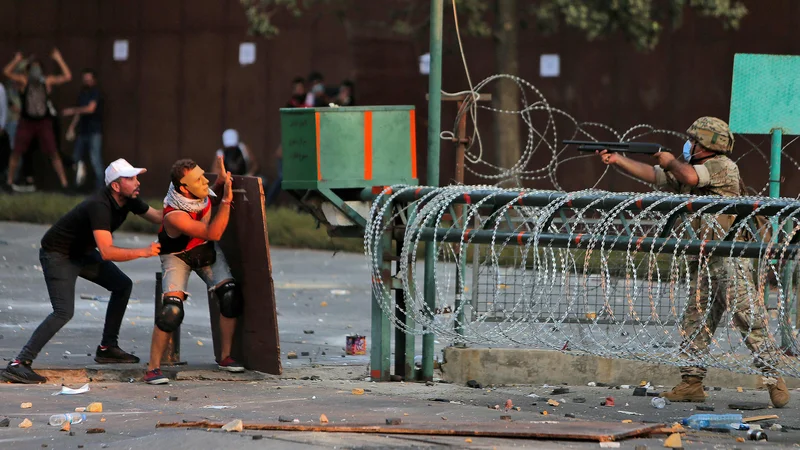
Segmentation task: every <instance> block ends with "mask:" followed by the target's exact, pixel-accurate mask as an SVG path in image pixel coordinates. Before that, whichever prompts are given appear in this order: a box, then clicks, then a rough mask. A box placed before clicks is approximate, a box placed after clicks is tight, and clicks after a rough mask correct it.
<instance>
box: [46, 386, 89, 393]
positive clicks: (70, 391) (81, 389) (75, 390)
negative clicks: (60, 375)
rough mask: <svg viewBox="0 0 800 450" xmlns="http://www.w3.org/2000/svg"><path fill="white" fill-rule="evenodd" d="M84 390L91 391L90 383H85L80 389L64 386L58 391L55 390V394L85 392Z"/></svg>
mask: <svg viewBox="0 0 800 450" xmlns="http://www.w3.org/2000/svg"><path fill="white" fill-rule="evenodd" d="M84 392H89V383H86V384H84V385H83V386H81V387H79V388H78V389H72V388H68V387H66V386H62V387H61V390H60V391H58V392H54V393H53V395H76V394H83V393H84Z"/></svg>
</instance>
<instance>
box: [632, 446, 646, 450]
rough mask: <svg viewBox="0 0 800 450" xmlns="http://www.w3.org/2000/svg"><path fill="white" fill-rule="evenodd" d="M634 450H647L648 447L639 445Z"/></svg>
mask: <svg viewBox="0 0 800 450" xmlns="http://www.w3.org/2000/svg"><path fill="white" fill-rule="evenodd" d="M633 450H647V446H646V445H637V446H636V447H634V449H633Z"/></svg>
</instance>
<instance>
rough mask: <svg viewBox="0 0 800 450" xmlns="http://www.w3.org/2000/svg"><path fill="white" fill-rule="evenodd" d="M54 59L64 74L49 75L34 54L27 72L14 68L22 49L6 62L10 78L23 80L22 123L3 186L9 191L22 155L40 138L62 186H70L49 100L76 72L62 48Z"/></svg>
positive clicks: (19, 58) (42, 147) (53, 54)
mask: <svg viewBox="0 0 800 450" xmlns="http://www.w3.org/2000/svg"><path fill="white" fill-rule="evenodd" d="M52 57H53V59H54V60H55V61H56V63H58V65H59V67H60V69H61V72H62V73H61V75H45V74H44V71H43V70H42V64H41V62H39V61H38V60H36V59H34V58H30V59H29V61H28V67H27V70H26V73H25V74H20V73H16V72H15V71H14V68H15V67H16V66H17V64H19V63H20V62H22V59H23V58H22V53H17V54H16V55H14V59H13V60H12V61H11V62H10V63H8V65H6V67H5V69H4V70H3V73H4V74H5V76H7V77H8V78H9V79H11V80H13V81H16V82H19V83H20V84H21V86H22V89H23V90H22V96H21V98H22V111H21V112H20V119H19V123H18V124H17V135H16V138H15V142H14V149H13V151H12V153H11V156H10V158H9V161H8V175H7V180H6V184H4V185H3V188H4V189H5V190H6V191H7V192H11V191H12V190H13V188H12V184H13V181H14V176H15V175H16V172H17V167H18V166H19V162H20V159H21V157H22V155H23V154H24V153H25V152H27V151H28V148H29V147H30V144H31V141H33V140H34V139H36V140H37V141H38V142H39V147H40V148H41V150H42V152H43V153H45V154H46V155H49V156H50V160H51V161H52V163H53V169H55V171H56V174H57V175H58V179H59V181H60V182H61V186H62V187H63V188H64V189H66V188H67V186H68V183H67V176H66V174H65V172H64V166H63V164H62V162H61V157H60V156H59V154H58V148H57V146H56V137H55V133H54V132H53V124H52V122H51V121H50V116H49V115H48V114H49V111H48V102H49V100H50V91H51V90H52V88H53V86H58V85H60V84H64V83H67V82H69V81H70V80H72V73H71V72H70V71H69V67H68V66H67V63H65V62H64V59H63V58H62V57H61V53H60V52H59V51H58V49H54V50H53V53H52Z"/></svg>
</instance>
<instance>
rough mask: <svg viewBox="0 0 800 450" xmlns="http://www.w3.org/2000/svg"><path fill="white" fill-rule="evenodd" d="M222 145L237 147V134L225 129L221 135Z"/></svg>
mask: <svg viewBox="0 0 800 450" xmlns="http://www.w3.org/2000/svg"><path fill="white" fill-rule="evenodd" d="M222 145H223V146H224V147H235V146H237V145H239V133H237V132H236V130H233V129H227V130H225V132H224V133H222Z"/></svg>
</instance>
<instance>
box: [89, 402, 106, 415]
mask: <svg viewBox="0 0 800 450" xmlns="http://www.w3.org/2000/svg"><path fill="white" fill-rule="evenodd" d="M86 411H88V412H91V413H99V412H103V404H102V403H100V402H94V403H90V404H89V406H87V407H86Z"/></svg>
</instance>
